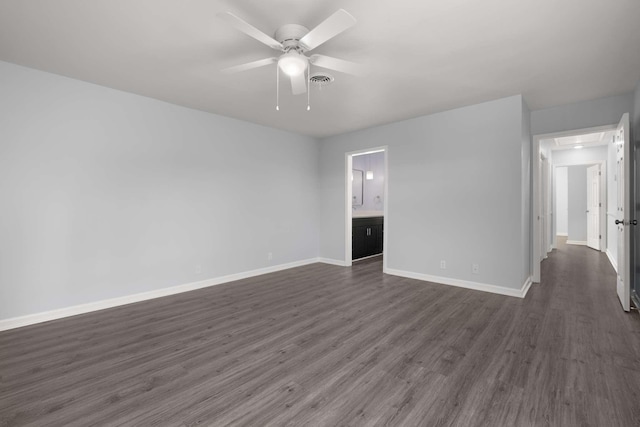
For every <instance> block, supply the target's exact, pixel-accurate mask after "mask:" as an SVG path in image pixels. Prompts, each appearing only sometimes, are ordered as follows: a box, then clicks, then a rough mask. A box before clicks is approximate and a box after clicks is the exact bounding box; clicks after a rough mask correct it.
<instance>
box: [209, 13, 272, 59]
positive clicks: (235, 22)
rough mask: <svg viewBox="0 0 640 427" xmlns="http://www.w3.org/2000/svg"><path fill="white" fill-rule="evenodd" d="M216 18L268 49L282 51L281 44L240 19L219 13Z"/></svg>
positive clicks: (231, 14)
mask: <svg viewBox="0 0 640 427" xmlns="http://www.w3.org/2000/svg"><path fill="white" fill-rule="evenodd" d="M218 18H220V19H222V20H223V21H225V22H226V23H228V24H229V25H231V26H232V27H234V28H237V29H238V30H240V31H242V32H243V33H245V34H246V35H248V36H250V37H253V38H254V39H256V40H258V41H259V42H261V43H264V44H266V45H267V46H269V47H270V48H273V49H276V50H282V49H283V46H282V43H280V42H279V41H277V40H275V39H274V38H272V37H269V36H268V35H266V34H265V33H263V32H262V31H260V30H259V29H257V28H256V27H254V26H253V25H251V24H249V23H248V22H245V21H243V20H242V19H240V18H238V17H237V16H236V15H234V14H233V13H231V12H225V13H219V14H218Z"/></svg>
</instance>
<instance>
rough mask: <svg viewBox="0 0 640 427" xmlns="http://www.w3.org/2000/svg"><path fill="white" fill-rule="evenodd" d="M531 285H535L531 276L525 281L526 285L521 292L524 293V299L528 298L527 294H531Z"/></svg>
mask: <svg viewBox="0 0 640 427" xmlns="http://www.w3.org/2000/svg"><path fill="white" fill-rule="evenodd" d="M531 285H533V280H532V277H531V276H529V277H527V280H525V281H524V284H523V285H522V288H521V289H520V292H521V293H522V297H521V298H524V297H526V296H527V292H529V289H531Z"/></svg>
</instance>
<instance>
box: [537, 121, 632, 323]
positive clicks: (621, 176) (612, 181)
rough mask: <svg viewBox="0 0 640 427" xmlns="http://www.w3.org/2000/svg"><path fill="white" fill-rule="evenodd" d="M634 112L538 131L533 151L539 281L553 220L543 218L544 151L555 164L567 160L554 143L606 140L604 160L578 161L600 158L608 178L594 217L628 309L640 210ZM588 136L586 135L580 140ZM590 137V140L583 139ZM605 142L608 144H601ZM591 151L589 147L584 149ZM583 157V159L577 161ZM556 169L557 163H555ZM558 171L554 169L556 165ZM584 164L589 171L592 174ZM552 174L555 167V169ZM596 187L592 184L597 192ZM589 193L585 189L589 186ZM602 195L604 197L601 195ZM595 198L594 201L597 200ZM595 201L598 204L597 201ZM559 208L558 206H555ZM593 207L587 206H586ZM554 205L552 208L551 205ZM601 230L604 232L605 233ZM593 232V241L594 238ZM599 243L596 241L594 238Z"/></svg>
mask: <svg viewBox="0 0 640 427" xmlns="http://www.w3.org/2000/svg"><path fill="white" fill-rule="evenodd" d="M629 127H630V126H629V114H628V113H625V114H623V115H622V118H621V119H620V122H619V123H617V124H614V125H609V126H599V127H595V128H588V129H579V130H574V131H567V132H559V133H553V134H545V135H534V136H533V144H532V145H533V154H534V155H533V156H532V159H533V161H534V162H535V164H534V165H532V166H533V167H532V171H533V179H532V182H533V200H532V208H533V212H532V213H533V216H532V217H533V220H534V221H533V251H532V264H533V268H532V270H533V275H532V276H533V279H532V280H533V282H537V283H539V282H540V263H541V261H540V260H541V259H542V258H543V254H544V253H545V250H546V249H545V248H544V236H549V233H548V231H549V230H546V229H545V228H549V222H547V223H546V224H545V223H544V222H543V215H544V214H543V209H544V200H543V194H544V191H543V186H544V180H545V178H546V177H545V176H543V168H542V164H541V157H540V156H541V155H544V156H545V157H547V158H550V159H552V160H551V164H553V165H555V166H560V165H562V162H561V161H558V157H562V156H561V155H560V154H559V153H560V152H554V151H553V148H554V144H555V147H556V148H557V147H560V146H562V145H564V148H565V152H566V151H567V150H566V149H567V148H574V149H581V148H584V147H583V145H584V146H587V145H603V144H604V145H605V146H606V160H605V161H604V162H603V161H601V160H600V159H598V160H594V159H589V158H582V159H581V161H580V162H579V163H582V164H590V165H595V164H600V165H601V167H600V172H601V174H602V175H603V176H604V178H605V184H604V185H603V181H602V180H600V181H599V184H600V189H599V190H600V194H602V191H603V190H604V187H605V186H606V187H607V188H606V194H607V196H606V198H605V200H600V201H598V203H602V206H598V207H601V208H603V209H606V210H605V211H604V212H603V209H599V210H598V213H599V216H598V217H592V218H591V219H590V221H591V222H592V226H593V222H594V221H598V222H599V224H600V230H599V240H600V242H599V247H600V251H606V254H607V256H608V257H609V260H610V261H611V264H612V266H613V268H614V269H615V270H616V273H617V282H618V283H617V293H618V296H619V298H620V302H621V304H622V308H623V309H624V310H625V311H629V304H630V301H631V298H630V283H631V282H632V279H633V277H632V272H633V271H634V269H635V266H634V265H632V264H631V261H632V260H633V257H632V254H631V251H630V246H631V245H630V240H631V229H632V227H633V226H635V225H636V224H637V221H636V220H635V219H634V216H635V212H634V211H632V209H631V207H632V204H631V202H632V192H633V188H632V184H633V182H632V179H631V178H632V176H633V171H634V170H635V165H634V163H633V160H634V158H633V156H632V155H631V154H632V148H631V144H630V138H629ZM581 138H585V140H584V141H583V140H581ZM582 142H585V144H582ZM601 143H603V144H601ZM567 144H571V145H573V147H567ZM585 151H586V150H585ZM573 163H578V162H573ZM554 169H555V168H554ZM554 172H555V171H554ZM587 173H588V172H587V171H586V170H585V172H584V175H585V177H586V176H587ZM590 173H591V176H592V180H591V185H594V184H595V182H596V181H595V178H593V174H594V173H595V169H592V170H591V171H590ZM552 175H553V173H552ZM552 178H553V177H552ZM596 190H597V188H595V187H594V188H592V192H594V191H596ZM585 193H586V192H585ZM601 199H602V197H601ZM594 203H595V202H594ZM594 207H595V206H594ZM553 209H555V207H554V208H553ZM587 210H590V209H585V214H588V212H586V211H587ZM552 211H553V210H552ZM551 223H552V224H556V221H552V222H551ZM554 229H555V226H552V232H551V236H553V238H554V239H555V238H556V233H555V230H554ZM600 236H602V237H601V238H600ZM593 239H594V238H593V237H592V239H591V240H592V243H595V242H593ZM587 240H588V238H586V237H585V243H584V244H585V245H587V244H588V242H587ZM594 246H597V245H595V244H594Z"/></svg>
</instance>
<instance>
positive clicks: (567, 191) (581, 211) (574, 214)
mask: <svg viewBox="0 0 640 427" xmlns="http://www.w3.org/2000/svg"><path fill="white" fill-rule="evenodd" d="M603 148H604V147H603ZM604 155H605V156H606V152H605V153H604ZM606 167H607V162H606V158H605V159H604V160H603V161H601V162H600V163H595V164H594V163H578V162H575V163H572V164H558V165H554V168H553V169H554V172H553V193H554V200H553V205H554V212H555V215H554V221H555V223H554V224H553V225H554V227H553V230H555V231H554V240H553V245H552V247H553V248H555V247H557V239H558V238H559V237H560V238H566V244H569V245H583V246H588V247H590V248H591V249H595V250H598V251H602V252H606V249H607V224H606V206H607V182H606V175H607V174H606Z"/></svg>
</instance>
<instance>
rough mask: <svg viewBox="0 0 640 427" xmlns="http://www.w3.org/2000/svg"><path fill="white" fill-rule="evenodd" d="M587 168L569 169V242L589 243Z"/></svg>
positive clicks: (572, 167) (576, 167) (571, 167)
mask: <svg viewBox="0 0 640 427" xmlns="http://www.w3.org/2000/svg"><path fill="white" fill-rule="evenodd" d="M587 167H588V166H569V167H568V168H567V188H568V223H569V224H568V225H569V237H568V240H575V241H580V242H586V241H587V213H586V212H587Z"/></svg>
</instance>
